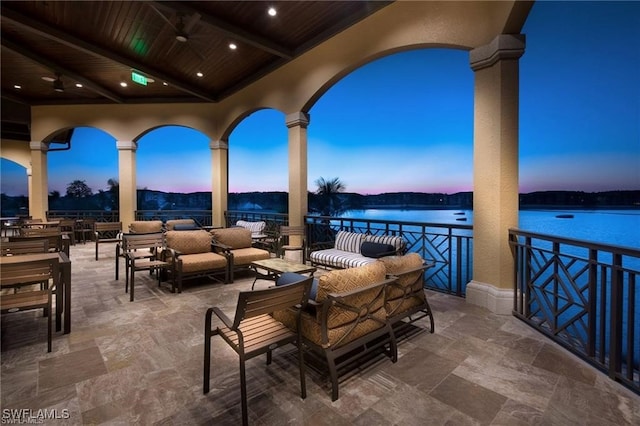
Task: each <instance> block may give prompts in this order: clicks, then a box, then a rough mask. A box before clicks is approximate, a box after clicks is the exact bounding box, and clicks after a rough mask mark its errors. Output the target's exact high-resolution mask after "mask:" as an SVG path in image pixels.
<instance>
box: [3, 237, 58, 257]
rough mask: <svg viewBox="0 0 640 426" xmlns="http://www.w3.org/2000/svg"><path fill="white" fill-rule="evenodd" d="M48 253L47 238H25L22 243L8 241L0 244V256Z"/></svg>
mask: <svg viewBox="0 0 640 426" xmlns="http://www.w3.org/2000/svg"><path fill="white" fill-rule="evenodd" d="M48 251H49V239H47V238H27V239H25V240H22V241H8V242H3V243H0V256H15V255H20V254H31V253H46V252H48Z"/></svg>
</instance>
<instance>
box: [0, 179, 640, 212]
mask: <svg viewBox="0 0 640 426" xmlns="http://www.w3.org/2000/svg"><path fill="white" fill-rule="evenodd" d="M315 183H316V186H317V189H316V191H314V192H309V194H308V197H309V212H310V213H312V214H319V215H324V216H336V215H340V214H342V213H344V212H345V211H348V210H362V209H367V208H377V209H384V208H387V209H420V208H424V209H427V208H428V209H435V208H442V209H472V208H473V193H472V192H459V193H456V194H443V193H423V192H390V193H383V194H375V195H362V194H356V193H351V192H345V191H344V190H345V185H344V184H343V183H342V182H341V181H340V179H338V178H333V179H324V178H319V179H318V180H316V182H315ZM119 189H120V187H119V183H118V181H117V180H116V179H109V180H108V181H107V189H106V190H98V192H97V193H94V192H93V190H92V189H91V188H90V187H89V186H88V185H87V184H86V182H85V181H82V180H74V181H73V182H71V183H69V184H68V185H67V188H66V193H65V195H64V196H63V195H61V194H60V193H59V192H58V191H52V192H51V193H50V194H49V210H52V211H54V210H100V211H111V210H118V196H119ZM0 201H1V207H2V216H3V217H7V216H15V215H19V214H26V212H27V210H28V205H29V200H28V198H27V197H26V196H16V197H12V196H8V195H5V194H1V199H0ZM137 201H138V210H211V192H194V193H189V194H182V193H171V192H169V193H167V192H162V191H154V190H149V189H146V188H144V189H138V191H137ZM288 202H289V201H288V193H287V192H282V191H269V192H243V193H230V194H229V197H228V209H229V210H259V211H268V212H274V213H287V211H288ZM520 207H521V208H544V207H557V208H561V207H567V208H598V207H600V208H605V207H613V208H640V190H636V191H606V192H583V191H539V192H531V193H527V194H520Z"/></svg>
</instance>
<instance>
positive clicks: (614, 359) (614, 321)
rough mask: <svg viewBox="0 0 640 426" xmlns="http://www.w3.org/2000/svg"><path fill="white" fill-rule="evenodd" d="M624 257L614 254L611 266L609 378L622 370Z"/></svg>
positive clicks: (613, 377)
mask: <svg viewBox="0 0 640 426" xmlns="http://www.w3.org/2000/svg"><path fill="white" fill-rule="evenodd" d="M621 268H622V256H621V255H620V254H619V253H614V254H613V258H612V264H611V305H610V312H611V324H610V327H611V328H610V331H609V354H610V355H609V377H610V378H612V379H615V377H616V374H617V373H619V372H620V370H621V364H622V363H621V358H620V355H621V352H622V269H621Z"/></svg>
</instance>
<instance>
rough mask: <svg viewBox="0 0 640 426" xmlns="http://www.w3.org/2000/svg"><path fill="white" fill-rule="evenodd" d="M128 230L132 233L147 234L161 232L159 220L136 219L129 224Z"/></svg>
mask: <svg viewBox="0 0 640 426" xmlns="http://www.w3.org/2000/svg"><path fill="white" fill-rule="evenodd" d="M129 231H130V232H132V233H134V234H148V233H151V232H162V221H161V220H136V221H135V222H131V225H129Z"/></svg>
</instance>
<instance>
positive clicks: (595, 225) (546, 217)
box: [343, 209, 640, 249]
mask: <svg viewBox="0 0 640 426" xmlns="http://www.w3.org/2000/svg"><path fill="white" fill-rule="evenodd" d="M564 215H567V216H572V217H569V218H567V217H564V218H563V217H557V216H564ZM343 217H348V218H358V219H375V220H389V221H403V222H426V223H443V224H448V225H473V210H386V209H368V210H352V211H349V212H347V213H345V214H344V215H343ZM519 228H520V229H521V230H524V231H530V232H536V233H540V234H548V235H553V236H558V237H566V238H573V239H577V240H587V241H591V242H597V243H604V244H612V245H617V246H624V247H631V248H636V249H638V248H640V210H573V209H572V210H521V211H520V223H519Z"/></svg>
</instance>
